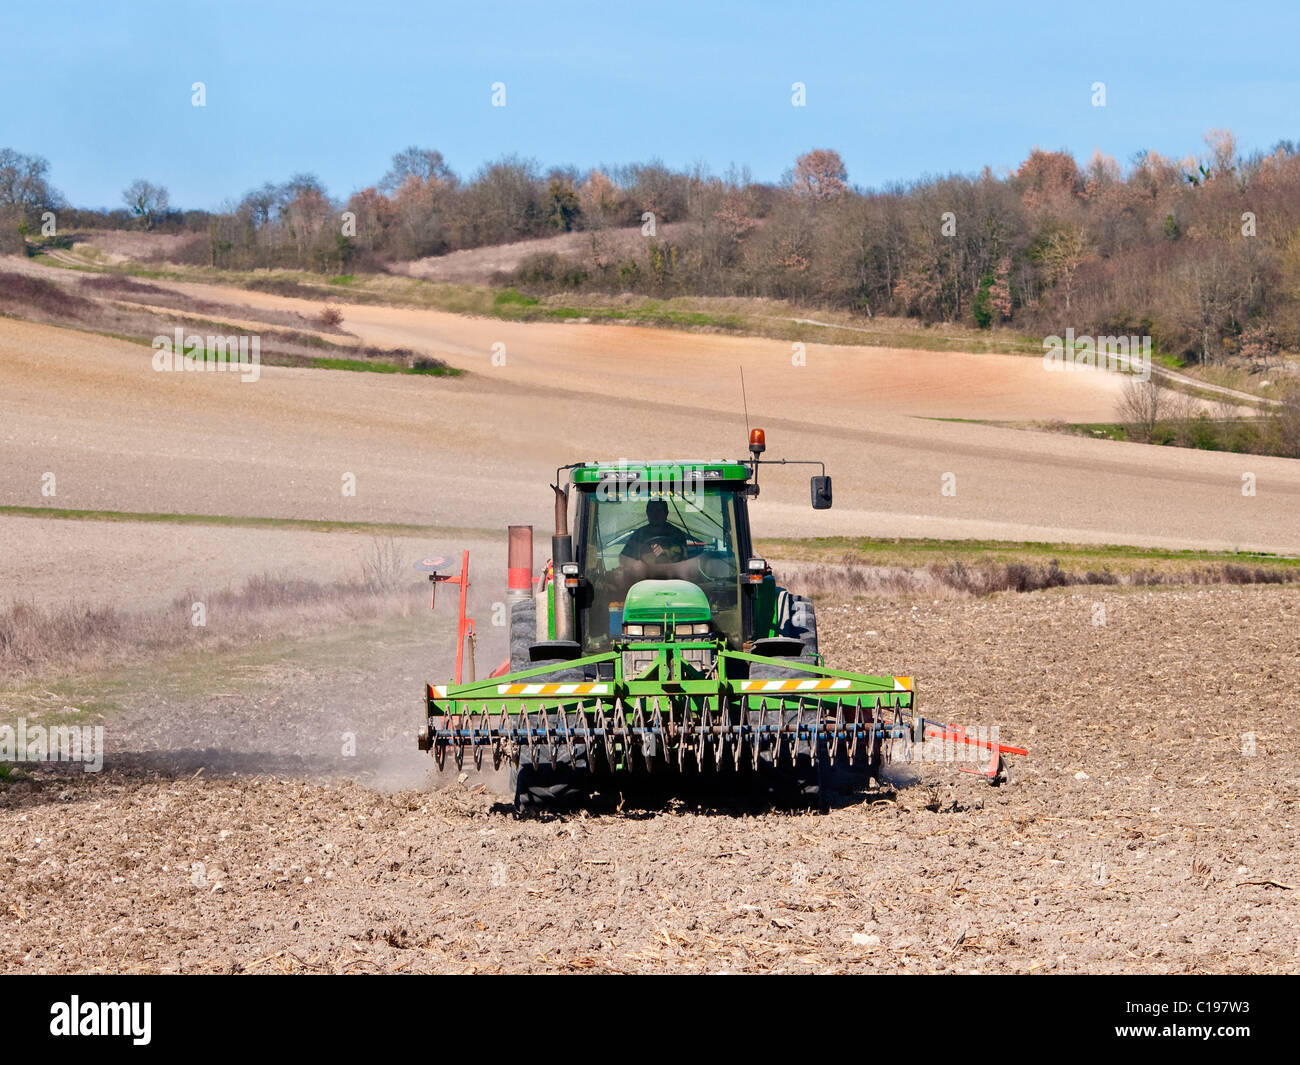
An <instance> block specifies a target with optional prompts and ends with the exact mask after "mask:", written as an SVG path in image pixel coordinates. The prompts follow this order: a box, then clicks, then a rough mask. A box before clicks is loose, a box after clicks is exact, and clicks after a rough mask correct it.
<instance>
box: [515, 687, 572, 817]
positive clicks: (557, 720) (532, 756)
mask: <svg viewBox="0 0 1300 1065" xmlns="http://www.w3.org/2000/svg"><path fill="white" fill-rule="evenodd" d="M537 664H538V665H541V664H543V663H537ZM526 716H527V719H528V727H529V728H533V729H542V728H546V729H548V730H550V732H551V735H552V738H553V739H555V743H554V745H553V746H552V744H551V743H549V742H546V741H544V740H543V741H542V742H538V743H535V744H532V745H529V744H521V745H520V749H519V764H518V765H516V766H513V767H512V768H511V770H510V784H511V787H512V788H513V790H514V796H515V809H516V810H518V811H519V812H521V813H523V812H542V811H548V810H565V809H570V808H572V807H574V806H577V805H578V804H580V803H582V802H584V801H585V800H586V799H587V798H588V796H589V795H590V794H591V782H590V777H589V774H588V758H587V745H586V744H585V743H579V742H576V741H571V742H570V743H568V744H566V743H564V742H563V741H562V740H560V739H559V738H558V737H557V736H555V735H554V733H555V730H557V729H558V728H559V727H560V726H561V724H563V725H565V726H566V727H568V728H570V729H577V728H581V727H583V726H584V725H585V724H586V715H585V714H582V713H578V712H576V711H569V712H568V713H563V714H562V713H561V712H560V711H558V710H550V711H535V712H531V713H529V714H527V715H526ZM571 752H572V753H571ZM552 755H554V760H553V761H552Z"/></svg>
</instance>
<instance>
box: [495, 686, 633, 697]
mask: <svg viewBox="0 0 1300 1065" xmlns="http://www.w3.org/2000/svg"><path fill="white" fill-rule="evenodd" d="M497 694H498V695H608V694H609V685H608V684H498V685H497Z"/></svg>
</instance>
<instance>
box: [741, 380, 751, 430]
mask: <svg viewBox="0 0 1300 1065" xmlns="http://www.w3.org/2000/svg"><path fill="white" fill-rule="evenodd" d="M740 402H741V403H743V404H744V405H745V435H746V436H748V435H749V397H747V396H746V395H745V367H744V366H741V368H740Z"/></svg>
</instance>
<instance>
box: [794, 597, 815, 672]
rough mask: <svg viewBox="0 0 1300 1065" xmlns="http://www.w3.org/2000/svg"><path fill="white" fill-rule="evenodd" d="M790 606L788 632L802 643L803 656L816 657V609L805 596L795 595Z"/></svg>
mask: <svg viewBox="0 0 1300 1065" xmlns="http://www.w3.org/2000/svg"><path fill="white" fill-rule="evenodd" d="M793 598H794V601H793V603H792V604H791V606H790V632H789V634H788V635H790V636H793V637H794V638H795V639H796V640H801V641H802V642H803V653H804V656H805V657H806V658H807V657H811V658H814V659H815V658H816V657H817V609H816V608H815V607H814V606H813V601H812V600H811V599H809V598H808V597H807V596H806V595H796V596H794V597H793Z"/></svg>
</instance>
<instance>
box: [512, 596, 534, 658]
mask: <svg viewBox="0 0 1300 1065" xmlns="http://www.w3.org/2000/svg"><path fill="white" fill-rule="evenodd" d="M536 642H537V600H536V599H534V598H533V597H532V596H531V595H530V596H529V597H528V598H527V599H516V600H515V601H514V602H512V603H511V604H510V672H511V673H518V672H519V671H520V670H521V669H528V668H529V666H530V665H531V664H532V663H530V662H529V661H528V648H529V647H531V646H532V645H533V644H535V643H536Z"/></svg>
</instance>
